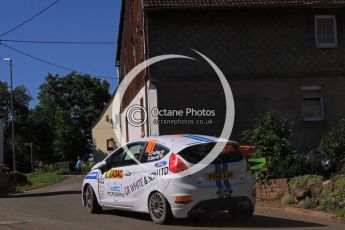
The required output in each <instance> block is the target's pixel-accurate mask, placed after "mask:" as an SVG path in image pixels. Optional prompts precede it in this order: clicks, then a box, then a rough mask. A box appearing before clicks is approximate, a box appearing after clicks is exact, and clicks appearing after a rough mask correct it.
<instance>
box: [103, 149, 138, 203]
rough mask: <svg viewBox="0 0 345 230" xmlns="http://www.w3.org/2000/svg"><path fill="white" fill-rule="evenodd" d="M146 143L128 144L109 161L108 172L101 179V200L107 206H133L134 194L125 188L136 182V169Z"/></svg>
mask: <svg viewBox="0 0 345 230" xmlns="http://www.w3.org/2000/svg"><path fill="white" fill-rule="evenodd" d="M144 146H145V142H136V143H132V144H128V145H127V148H124V147H123V148H120V149H118V150H116V151H115V152H114V154H113V155H112V156H110V157H109V158H108V159H107V170H106V171H105V172H104V173H103V174H102V176H101V177H100V178H99V186H100V188H99V191H100V190H103V192H102V191H100V192H99V193H100V199H101V202H102V204H103V205H107V206H123V207H132V206H133V194H131V193H128V192H126V190H125V188H126V187H127V186H128V185H130V184H132V183H133V182H134V181H135V169H136V168H137V165H138V164H137V162H136V161H135V160H134V159H139V157H140V155H141V153H142V151H143V149H144Z"/></svg>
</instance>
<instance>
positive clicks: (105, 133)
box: [92, 98, 119, 158]
mask: <svg viewBox="0 0 345 230" xmlns="http://www.w3.org/2000/svg"><path fill="white" fill-rule="evenodd" d="M111 100H113V98H112V99H111ZM112 109H113V103H110V104H109V106H108V107H107V108H106V110H105V111H104V112H103V114H102V116H101V117H100V119H99V121H98V122H97V123H96V125H95V126H94V127H93V128H92V143H93V144H94V146H95V149H94V153H95V154H97V155H99V157H98V158H101V157H102V155H103V156H106V155H108V154H109V153H110V152H111V151H108V149H107V140H108V139H111V138H112V139H113V140H114V141H115V142H116V145H118V143H119V142H118V141H117V139H116V136H115V131H114V126H116V125H117V124H116V121H113V124H112V123H111V120H109V121H107V119H106V118H107V116H108V118H109V119H112ZM116 128H118V127H116ZM97 155H96V158H97Z"/></svg>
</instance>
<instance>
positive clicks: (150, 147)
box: [145, 140, 156, 153]
mask: <svg viewBox="0 0 345 230" xmlns="http://www.w3.org/2000/svg"><path fill="white" fill-rule="evenodd" d="M155 146H156V140H149V141H148V142H147V146H146V150H145V153H151V152H152V151H153V149H154V148H155Z"/></svg>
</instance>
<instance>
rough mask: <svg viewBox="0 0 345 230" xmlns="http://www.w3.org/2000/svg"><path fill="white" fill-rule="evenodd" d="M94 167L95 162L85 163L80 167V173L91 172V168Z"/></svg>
mask: <svg viewBox="0 0 345 230" xmlns="http://www.w3.org/2000/svg"><path fill="white" fill-rule="evenodd" d="M94 165H95V162H87V163H84V164H83V166H82V172H84V173H87V172H89V171H91V168H92V167H93V166H94Z"/></svg>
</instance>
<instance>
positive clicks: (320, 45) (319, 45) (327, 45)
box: [314, 15, 338, 48]
mask: <svg viewBox="0 0 345 230" xmlns="http://www.w3.org/2000/svg"><path fill="white" fill-rule="evenodd" d="M330 18H331V19H333V31H334V43H319V38H318V31H317V20H318V19H330ZM314 32H315V44H316V47H317V48H337V47H338V31H337V17H336V16H335V15H315V16H314Z"/></svg>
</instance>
